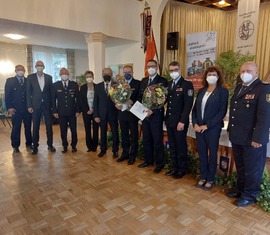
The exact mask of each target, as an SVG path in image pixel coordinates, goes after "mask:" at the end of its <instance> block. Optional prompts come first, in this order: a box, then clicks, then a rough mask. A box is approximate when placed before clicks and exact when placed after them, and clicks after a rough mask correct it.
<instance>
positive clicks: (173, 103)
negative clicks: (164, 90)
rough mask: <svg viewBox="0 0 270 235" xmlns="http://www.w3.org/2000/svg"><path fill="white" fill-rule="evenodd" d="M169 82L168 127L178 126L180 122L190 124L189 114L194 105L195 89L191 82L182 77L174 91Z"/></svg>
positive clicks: (166, 121)
mask: <svg viewBox="0 0 270 235" xmlns="http://www.w3.org/2000/svg"><path fill="white" fill-rule="evenodd" d="M172 84H173V81H170V82H169V86H168V97H167V110H166V115H165V123H166V126H168V127H175V128H176V126H177V124H178V122H182V123H184V124H185V125H188V123H189V114H190V111H191V109H192V105H193V97H194V89H193V85H192V83H191V82H190V81H187V80H185V79H184V78H183V77H181V78H180V79H179V80H178V82H177V84H176V85H175V86H174V88H173V89H172Z"/></svg>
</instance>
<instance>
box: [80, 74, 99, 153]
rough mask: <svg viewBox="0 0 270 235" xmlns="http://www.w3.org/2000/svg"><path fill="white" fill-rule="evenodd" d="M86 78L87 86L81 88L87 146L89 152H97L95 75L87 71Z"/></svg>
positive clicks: (97, 126)
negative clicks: (94, 115) (94, 114)
mask: <svg viewBox="0 0 270 235" xmlns="http://www.w3.org/2000/svg"><path fill="white" fill-rule="evenodd" d="M84 75H85V77H86V84H84V85H82V86H81V89H80V97H81V110H82V114H83V122H84V127H85V141H86V146H87V149H88V150H87V152H91V151H92V152H96V151H97V146H98V128H99V125H98V123H96V122H95V120H94V117H93V113H94V94H95V84H94V82H93V80H94V73H93V72H92V71H89V70H87V71H86V72H85V73H84Z"/></svg>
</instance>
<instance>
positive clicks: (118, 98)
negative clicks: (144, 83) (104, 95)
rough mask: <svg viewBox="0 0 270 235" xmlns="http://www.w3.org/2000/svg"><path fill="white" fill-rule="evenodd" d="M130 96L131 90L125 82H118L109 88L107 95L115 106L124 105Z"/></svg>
mask: <svg viewBox="0 0 270 235" xmlns="http://www.w3.org/2000/svg"><path fill="white" fill-rule="evenodd" d="M131 94H132V88H131V87H130V85H129V84H128V83H127V82H123V83H121V82H118V83H115V84H113V85H112V86H111V88H110V90H109V95H110V97H111V99H112V101H113V102H114V103H115V104H125V103H126V102H127V101H128V100H129V99H130V96H131Z"/></svg>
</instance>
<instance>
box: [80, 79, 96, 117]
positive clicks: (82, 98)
mask: <svg viewBox="0 0 270 235" xmlns="http://www.w3.org/2000/svg"><path fill="white" fill-rule="evenodd" d="M95 86H96V84H94V91H95ZM87 91H88V87H87V83H86V84H84V85H82V86H81V89H80V105H81V111H82V112H83V113H87V112H88V111H89V109H90V107H89V105H88V101H87ZM94 94H95V93H94Z"/></svg>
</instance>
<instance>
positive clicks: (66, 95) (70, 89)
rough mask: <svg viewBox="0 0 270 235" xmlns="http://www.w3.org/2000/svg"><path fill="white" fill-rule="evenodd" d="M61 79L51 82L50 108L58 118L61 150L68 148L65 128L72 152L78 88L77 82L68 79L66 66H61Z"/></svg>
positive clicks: (77, 109) (77, 113)
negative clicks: (69, 137) (68, 134)
mask: <svg viewBox="0 0 270 235" xmlns="http://www.w3.org/2000/svg"><path fill="white" fill-rule="evenodd" d="M59 75H60V76H61V81H57V82H55V83H54V84H53V93H52V110H53V115H54V117H55V118H59V125H60V131H61V139H62V146H63V150H62V153H66V152H67V150H68V141H67V130H68V127H69V128H70V132H71V147H72V152H73V153H75V152H77V148H76V145H77V142H78V138H77V117H78V116H79V114H80V106H79V98H80V97H79V88H78V84H77V83H76V82H74V81H70V80H69V72H68V70H67V69H66V68H61V70H60V74H59Z"/></svg>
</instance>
